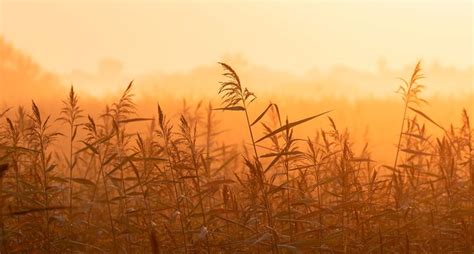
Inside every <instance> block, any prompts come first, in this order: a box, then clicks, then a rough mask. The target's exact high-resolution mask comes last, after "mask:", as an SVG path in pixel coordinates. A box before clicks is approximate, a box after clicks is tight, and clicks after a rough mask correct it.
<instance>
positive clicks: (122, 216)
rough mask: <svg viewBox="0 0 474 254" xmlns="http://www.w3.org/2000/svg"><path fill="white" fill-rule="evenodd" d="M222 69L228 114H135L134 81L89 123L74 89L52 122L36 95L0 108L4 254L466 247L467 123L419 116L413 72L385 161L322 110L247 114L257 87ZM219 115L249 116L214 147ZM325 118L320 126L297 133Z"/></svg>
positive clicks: (201, 109)
mask: <svg viewBox="0 0 474 254" xmlns="http://www.w3.org/2000/svg"><path fill="white" fill-rule="evenodd" d="M220 65H221V66H222V67H223V69H224V77H223V80H222V82H221V83H220V87H219V94H220V95H221V96H222V105H221V106H220V107H215V108H214V107H212V106H211V104H209V105H208V106H203V104H199V105H197V106H196V107H195V108H186V109H184V110H183V111H182V112H181V114H180V117H178V118H177V119H171V118H170V117H167V113H166V112H167V111H166V109H163V108H161V106H160V105H158V106H157V108H156V113H155V114H154V116H153V117H140V116H138V115H137V113H136V105H135V103H134V100H133V94H132V83H130V85H129V86H128V87H127V88H126V90H125V91H124V92H123V94H122V96H121V97H120V98H119V99H118V100H117V101H116V102H115V103H113V104H111V105H110V106H107V107H106V109H105V110H104V112H103V114H101V115H100V116H99V117H92V116H90V115H87V113H86V112H84V111H83V110H82V108H83V107H82V106H81V101H80V100H79V99H78V96H77V95H76V93H75V92H74V90H73V88H71V90H70V93H69V94H68V96H67V97H66V99H65V100H64V106H63V109H62V110H61V117H60V118H58V119H52V118H50V117H49V116H47V115H44V114H43V113H42V111H41V110H40V108H39V107H38V105H36V104H35V103H34V102H33V103H32V107H31V110H26V109H24V108H21V107H20V108H18V109H16V110H15V109H10V110H9V111H8V112H7V111H5V112H0V114H1V117H2V126H1V136H0V144H1V155H2V158H1V161H2V165H1V167H0V191H1V196H0V208H1V214H0V216H1V218H0V252H1V253H30V252H33V253H37V252H44V253H65V252H69V253H70V252H80V253H146V252H152V253H239V252H240V253H241V252H251V253H269V252H271V253H339V252H343V253H393V252H396V253H400V252H404V253H409V252H413V253H426V252H428V253H470V252H472V251H473V250H474V165H473V162H474V161H473V156H474V154H473V140H472V131H473V129H472V126H471V123H470V120H469V115H468V113H467V112H466V111H463V112H461V113H462V114H461V122H460V124H459V125H456V126H455V125H451V126H443V125H441V124H439V123H438V122H437V121H435V119H432V118H430V116H428V115H427V114H426V113H424V111H423V100H422V99H421V92H422V89H423V86H422V85H421V84H420V79H421V78H422V76H421V75H422V72H421V71H422V70H421V67H420V65H419V64H418V65H417V66H416V68H415V70H414V72H413V74H412V75H411V76H410V78H409V79H407V80H402V81H400V82H401V83H402V86H400V90H399V91H400V93H401V95H402V98H403V104H402V105H400V107H403V109H404V113H403V115H400V122H398V123H393V124H397V125H401V127H400V132H399V138H398V139H397V140H394V141H393V142H394V143H395V142H397V144H398V145H397V147H396V148H394V149H393V151H387V153H392V154H393V163H391V164H389V165H384V164H381V163H378V162H376V160H375V159H374V158H372V157H371V151H370V148H369V145H368V144H365V145H362V146H360V147H362V149H358V150H356V149H354V146H355V145H354V143H353V141H352V139H351V136H350V133H349V132H348V131H347V130H341V129H339V128H338V126H337V123H336V122H335V121H334V120H333V119H332V118H331V117H330V115H331V112H329V111H324V110H322V111H323V112H315V114H314V115H309V116H307V117H306V118H303V119H301V120H297V121H289V120H288V118H287V117H284V116H282V115H281V113H280V108H279V107H278V106H277V105H276V104H274V103H270V104H269V105H268V106H267V107H266V108H265V109H264V110H263V111H262V112H254V111H253V106H254V103H255V102H254V100H255V99H256V96H255V94H253V93H252V92H251V91H250V90H249V89H247V88H245V87H244V84H242V83H241V80H240V77H239V76H238V74H237V73H236V72H235V71H234V69H232V67H230V66H229V65H227V64H224V63H221V64H220ZM217 114H225V115H226V116H227V117H235V116H236V115H243V116H244V119H245V120H244V122H241V123H240V126H237V125H236V126H234V127H233V128H240V129H242V130H244V131H245V132H246V133H247V135H246V136H247V137H248V138H246V140H245V143H244V144H243V145H242V146H237V145H233V144H230V143H225V142H221V141H222V140H226V137H225V135H227V134H226V133H222V130H221V129H220V128H219V123H218V122H217V121H216V117H215V116H216V115H217ZM323 118H327V119H328V122H329V124H330V126H331V127H330V128H329V129H321V130H318V131H316V132H315V133H316V134H315V135H314V136H312V137H297V135H296V132H295V130H297V129H298V128H299V127H300V126H303V125H311V124H314V123H312V121H313V120H314V119H319V121H321V120H322V119H323ZM136 125H142V126H146V128H137V127H136ZM257 126H259V127H258V128H260V127H262V128H263V130H264V131H263V132H262V133H261V132H260V131H257V130H259V129H258V128H257ZM318 128H319V127H318ZM57 129H61V133H60V132H57V131H56V130H57ZM433 133H436V134H433ZM439 133H441V134H439ZM59 142H61V143H62V146H61V147H64V149H55V145H57V143H59Z"/></svg>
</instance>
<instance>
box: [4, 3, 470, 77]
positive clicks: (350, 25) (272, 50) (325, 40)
mask: <svg viewBox="0 0 474 254" xmlns="http://www.w3.org/2000/svg"><path fill="white" fill-rule="evenodd" d="M472 19H473V7H472V2H471V1H304V2H301V1H288V2H286V1H258V2H252V1H144V0H135V1H131V0H130V1H103V0H102V1H90V0H87V1H79V0H77V1H71V0H69V1H67V0H62V1H59V0H0V34H1V35H3V36H4V38H5V39H6V40H7V41H8V42H10V43H12V44H13V45H15V47H17V48H19V49H21V50H22V51H25V52H27V53H28V54H30V55H31V56H32V57H33V58H34V59H35V60H36V61H38V62H39V63H40V64H41V65H42V66H43V67H45V68H46V69H48V70H51V71H55V72H59V73H69V72H71V71H72V70H75V69H80V70H85V71H91V70H94V69H95V68H96V66H97V63H98V62H99V61H100V60H101V59H104V58H107V57H112V58H115V59H118V60H119V61H120V62H122V63H123V69H124V70H125V71H126V72H127V73H130V74H131V75H139V74H142V73H146V72H151V71H163V72H184V71H189V70H191V69H193V68H195V67H197V66H199V65H201V64H211V63H215V62H216V61H218V60H219V59H220V58H221V57H222V56H224V55H226V54H241V55H243V56H244V57H245V59H247V60H248V61H249V62H251V63H254V64H257V65H261V66H267V67H271V68H274V69H277V70H282V71H288V72H292V73H297V74H298V73H304V72H305V71H308V70H310V69H312V68H314V67H317V68H320V69H328V68H329V67H331V66H333V65H336V64H344V65H347V66H349V67H352V68H356V69H361V70H373V69H374V68H375V67H376V64H377V61H378V60H379V59H381V58H383V59H385V60H386V62H387V63H388V65H389V66H390V67H395V68H399V67H401V66H405V65H406V64H412V63H413V62H414V61H416V59H418V58H422V59H423V60H425V61H428V62H430V61H436V60H438V61H440V62H442V63H443V64H446V65H453V66H457V67H458V68H467V67H469V66H471V65H472V64H473V59H474V55H473V50H472V45H473V32H472V29H473V20H472Z"/></svg>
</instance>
